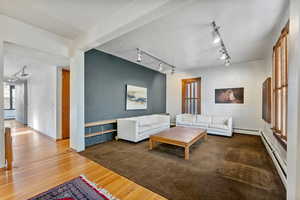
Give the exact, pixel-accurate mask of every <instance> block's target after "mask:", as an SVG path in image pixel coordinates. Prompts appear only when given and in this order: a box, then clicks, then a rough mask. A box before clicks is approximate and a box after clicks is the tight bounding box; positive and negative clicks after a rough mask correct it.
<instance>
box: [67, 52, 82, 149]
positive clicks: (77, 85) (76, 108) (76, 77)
mask: <svg viewBox="0 0 300 200" xmlns="http://www.w3.org/2000/svg"><path fill="white" fill-rule="evenodd" d="M70 147H71V148H72V149H75V150H76V151H84V149H85V143H84V52H83V51H80V50H77V51H75V52H74V55H73V57H72V58H71V62H70Z"/></svg>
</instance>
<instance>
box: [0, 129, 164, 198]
mask: <svg viewBox="0 0 300 200" xmlns="http://www.w3.org/2000/svg"><path fill="white" fill-rule="evenodd" d="M68 146H69V141H68V140H62V141H58V142H54V141H52V140H50V139H48V138H47V137H45V136H42V135H41V134H39V133H36V132H34V131H33V130H31V129H29V128H26V127H25V128H24V127H22V128H19V127H17V128H14V129H13V147H14V169H13V170H12V171H9V172H3V171H1V172H0V199H1V200H6V199H27V198H30V197H32V196H34V195H36V194H39V193H41V192H43V191H46V190H48V189H50V188H52V187H54V186H56V185H58V184H61V183H64V182H66V181H68V180H70V179H72V178H75V177H77V176H79V175H81V174H83V175H85V176H86V177H87V178H88V179H89V180H91V181H92V182H94V183H96V184H97V185H98V186H99V187H103V188H105V189H107V190H108V191H109V192H110V193H112V194H113V195H114V196H116V197H117V198H119V199H124V200H126V199H128V200H129V199H130V200H140V199H143V200H148V199H149V200H151V199H152V200H154V199H155V200H160V199H165V198H163V197H161V196H159V195H158V194H155V193H153V192H151V191H150V190H148V189H146V188H144V187H142V186H139V185H137V184H135V183H134V182H132V181H130V180H128V179H126V178H124V177H122V176H120V175H118V174H116V173H114V172H112V171H111V170H109V169H106V168H104V167H102V166H101V165H99V164H97V163H95V162H93V161H91V160H89V159H87V158H85V157H82V156H80V155H79V154H77V153H76V152H73V151H71V150H70V149H69V148H68ZM149 178H151V177H149Z"/></svg>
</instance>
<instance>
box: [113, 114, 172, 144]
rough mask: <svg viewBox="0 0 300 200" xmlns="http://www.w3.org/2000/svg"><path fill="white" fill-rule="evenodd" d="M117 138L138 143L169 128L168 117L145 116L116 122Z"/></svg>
mask: <svg viewBox="0 0 300 200" xmlns="http://www.w3.org/2000/svg"><path fill="white" fill-rule="evenodd" d="M117 126H118V136H117V137H118V138H119V139H124V140H128V141H132V142H139V141H141V140H144V139H146V138H149V136H150V135H153V134H156V133H159V132H161V131H163V130H166V129H168V128H170V116H169V115H145V116H139V117H130V118H122V119H118V120H117Z"/></svg>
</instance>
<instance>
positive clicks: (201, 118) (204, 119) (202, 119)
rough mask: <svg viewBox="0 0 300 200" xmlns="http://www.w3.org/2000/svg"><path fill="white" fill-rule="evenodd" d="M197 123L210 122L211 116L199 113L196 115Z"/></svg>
mask: <svg viewBox="0 0 300 200" xmlns="http://www.w3.org/2000/svg"><path fill="white" fill-rule="evenodd" d="M196 123H203V124H210V123H211V117H209V116H205V115H197V116H196Z"/></svg>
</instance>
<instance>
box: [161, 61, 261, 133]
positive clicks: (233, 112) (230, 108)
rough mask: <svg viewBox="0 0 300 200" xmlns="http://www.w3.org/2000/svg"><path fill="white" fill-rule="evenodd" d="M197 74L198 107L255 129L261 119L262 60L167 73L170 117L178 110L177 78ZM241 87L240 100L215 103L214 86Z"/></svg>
mask: <svg viewBox="0 0 300 200" xmlns="http://www.w3.org/2000/svg"><path fill="white" fill-rule="evenodd" d="M191 77H201V96H202V99H201V109H202V114H204V115H225V116H232V117H233V123H234V124H233V126H234V128H241V129H250V130H259V129H261V127H262V126H263V122H262V120H261V115H262V112H261V109H262V89H261V88H262V83H263V81H264V80H265V79H266V63H265V61H263V60H259V61H253V62H247V63H240V64H234V65H231V66H229V67H226V66H219V67H209V68H203V69H198V70H193V71H190V72H189V73H185V74H174V75H168V76H167V112H168V113H170V114H171V116H172V118H173V119H174V116H175V115H176V114H179V113H181V79H184V78H191ZM234 87H244V98H245V99H244V100H245V101H244V104H215V89H217V88H234Z"/></svg>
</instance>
